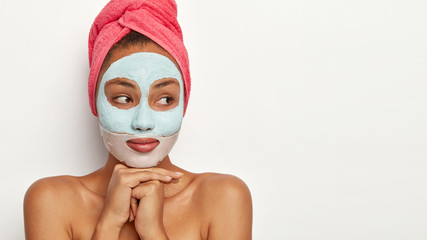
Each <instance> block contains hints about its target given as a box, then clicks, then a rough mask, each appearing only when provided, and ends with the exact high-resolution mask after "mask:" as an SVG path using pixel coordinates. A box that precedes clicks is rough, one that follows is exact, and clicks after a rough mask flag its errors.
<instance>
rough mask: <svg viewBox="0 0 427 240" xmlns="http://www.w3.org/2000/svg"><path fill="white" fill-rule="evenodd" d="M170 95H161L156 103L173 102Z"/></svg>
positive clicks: (168, 103) (165, 103)
mask: <svg viewBox="0 0 427 240" xmlns="http://www.w3.org/2000/svg"><path fill="white" fill-rule="evenodd" d="M173 100H174V99H173V98H172V97H162V98H160V100H158V101H157V102H156V103H157V104H160V105H170V104H171V103H172V102H173Z"/></svg>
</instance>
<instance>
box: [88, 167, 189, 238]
mask: <svg viewBox="0 0 427 240" xmlns="http://www.w3.org/2000/svg"><path fill="white" fill-rule="evenodd" d="M181 176H182V174H181V173H177V172H173V171H169V170H166V169H162V168H147V169H138V168H128V167H126V166H124V165H122V164H117V165H116V166H115V167H114V170H113V174H112V176H111V179H110V183H109V186H108V191H107V194H106V197H105V202H104V208H103V209H102V212H101V215H100V218H99V220H98V224H97V226H96V229H95V234H94V237H93V238H95V236H98V235H99V234H98V233H102V235H103V236H105V235H107V234H108V236H109V237H111V238H112V239H114V238H116V237H117V238H118V236H119V234H120V231H121V229H122V227H123V225H124V224H125V223H126V222H127V221H128V220H133V218H134V217H135V216H134V215H135V212H136V210H137V209H135V202H136V199H137V198H138V197H141V200H140V206H143V207H142V208H140V207H138V211H140V212H142V211H144V214H136V215H137V216H142V215H144V216H151V215H153V214H149V215H145V211H146V210H145V209H146V207H145V206H146V205H145V203H144V202H148V204H147V205H149V204H151V205H152V204H153V201H155V200H159V199H161V200H159V201H161V203H162V204H161V210H163V183H170V182H174V181H177V180H178V179H180V178H181ZM155 185H156V186H157V187H156V188H154V187H153V186H155ZM160 188H161V189H160ZM147 189H152V191H146V190H147ZM160 190H161V193H160ZM144 192H145V195H149V196H150V197H149V198H147V201H145V199H144V200H143V195H144ZM132 195H134V197H133V196H132ZM132 199H134V200H132ZM138 199H139V198H138ZM131 202H132V203H133V206H134V210H133V211H132V210H131ZM141 202H142V203H144V204H142V203H141ZM157 204H158V203H157ZM157 211H158V210H157ZM154 215H158V214H157V213H156V214H154ZM143 219H144V220H143ZM145 222H147V221H146V218H144V217H142V218H141V220H138V223H141V224H145ZM107 232H108V233H107ZM117 238H116V239H117Z"/></svg>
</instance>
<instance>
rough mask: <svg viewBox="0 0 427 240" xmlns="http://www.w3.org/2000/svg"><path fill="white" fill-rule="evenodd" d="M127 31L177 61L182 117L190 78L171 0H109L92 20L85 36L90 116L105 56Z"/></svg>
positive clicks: (94, 108)
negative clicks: (88, 67) (144, 38)
mask: <svg viewBox="0 0 427 240" xmlns="http://www.w3.org/2000/svg"><path fill="white" fill-rule="evenodd" d="M131 30H133V31H136V32H139V33H141V34H143V35H145V36H147V37H148V38H150V39H151V40H153V41H154V42H156V43H157V44H158V45H160V46H161V47H162V48H164V49H165V50H166V51H167V52H169V54H171V55H172V57H173V58H174V59H175V60H176V61H177V63H178V65H179V67H180V70H181V73H182V79H183V81H184V88H185V89H184V114H185V111H186V109H187V103H188V99H189V97H190V88H191V79H190V69H189V62H188V54H187V50H186V48H185V46H184V42H183V37H182V31H181V27H180V26H179V24H178V20H177V7H176V3H175V1H174V0H112V1H110V2H109V3H107V5H106V6H105V7H104V8H103V9H102V10H101V12H100V13H99V14H98V16H97V17H96V18H95V21H94V22H93V24H92V27H91V29H90V33H89V65H90V74H89V103H90V107H91V109H92V113H93V114H94V115H95V116H97V112H96V104H95V91H96V82H97V79H98V74H99V71H100V69H101V66H102V63H103V62H104V59H105V56H106V55H107V53H108V51H109V50H110V49H111V47H112V46H113V45H114V44H115V43H117V42H118V41H119V40H120V39H122V38H123V37H124V36H125V35H126V34H128V33H129V32H130V31H131Z"/></svg>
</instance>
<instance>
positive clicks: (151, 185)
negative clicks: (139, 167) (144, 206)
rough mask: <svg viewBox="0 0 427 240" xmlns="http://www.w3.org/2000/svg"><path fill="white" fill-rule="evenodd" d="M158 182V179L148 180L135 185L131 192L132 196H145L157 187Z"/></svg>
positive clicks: (137, 197)
mask: <svg viewBox="0 0 427 240" xmlns="http://www.w3.org/2000/svg"><path fill="white" fill-rule="evenodd" d="M159 183H160V182H158V181H157V182H155V181H150V182H147V183H144V184H140V185H138V186H137V187H135V188H134V189H132V193H131V196H132V198H135V199H141V198H143V197H145V196H148V195H150V194H151V193H153V192H154V191H155V190H156V189H157V188H158V186H159V185H158V184H159ZM160 184H163V183H160Z"/></svg>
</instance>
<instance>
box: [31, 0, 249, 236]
mask: <svg viewBox="0 0 427 240" xmlns="http://www.w3.org/2000/svg"><path fill="white" fill-rule="evenodd" d="M89 58H90V64H91V72H90V76H89V98H90V102H91V107H92V112H93V113H94V114H95V115H96V116H98V117H99V122H100V129H101V135H102V137H103V139H104V143H105V145H106V148H107V149H108V151H109V155H108V159H107V162H106V164H105V166H104V167H103V168H101V169H99V170H97V171H95V172H93V173H91V174H89V175H86V176H82V177H74V176H58V177H50V178H45V179H41V180H39V181H37V182H35V183H34V184H33V185H32V186H31V187H30V188H29V189H28V191H27V194H26V196H25V200H24V215H25V230H26V236H27V239H105V240H106V239H185V240H189V239H221V240H224V239H233V240H238V239H251V227H252V203H251V196H250V192H249V190H248V188H247V186H246V185H245V184H244V183H243V182H242V181H241V180H240V179H238V178H236V177H234V176H230V175H222V174H216V173H203V174H195V173H191V172H188V171H185V170H183V169H181V168H179V167H177V166H175V165H173V164H172V163H171V160H170V159H169V156H168V153H169V151H170V149H171V148H172V146H173V144H174V143H175V141H176V139H177V136H178V134H179V130H180V126H181V121H182V117H183V115H184V114H185V109H186V106H187V102H188V97H189V93H190V75H189V68H188V57H187V52H186V50H185V47H184V45H183V42H182V35H181V30H180V27H179V25H178V22H177V20H176V5H175V3H174V2H173V1H172V0H170V1H169V0H164V1H159V0H148V1H143V0H113V1H111V2H109V3H108V4H107V5H106V6H105V8H104V9H103V10H102V11H101V13H100V14H99V15H98V16H97V18H96V19H95V22H94V24H93V25H92V28H91V33H90V37H89Z"/></svg>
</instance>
